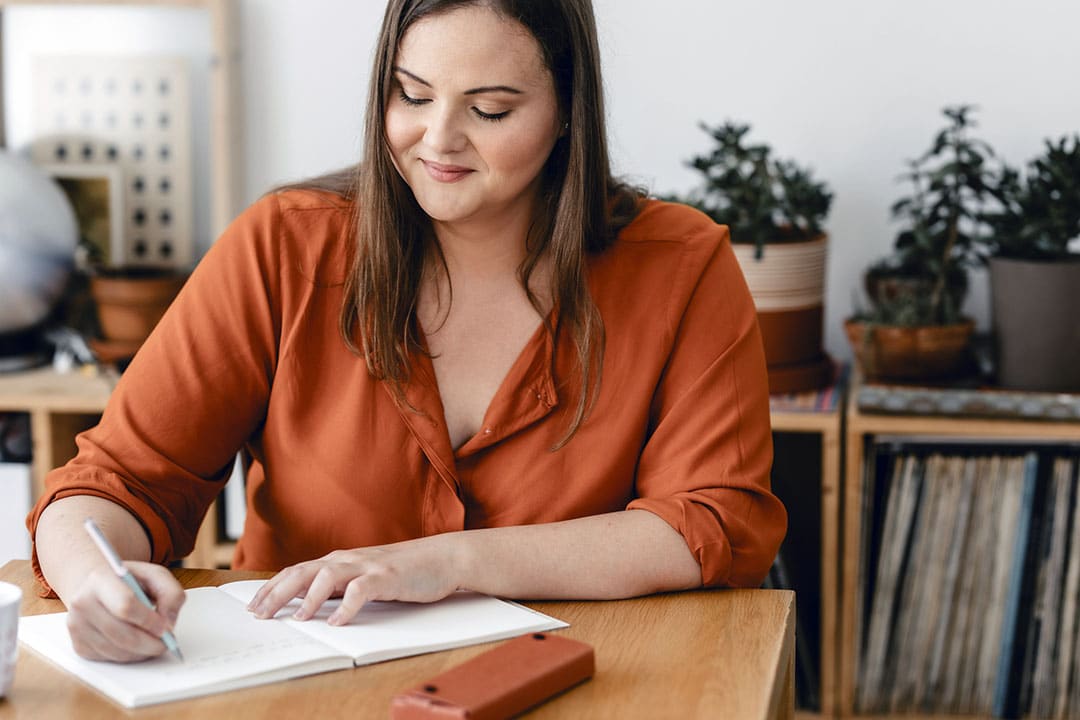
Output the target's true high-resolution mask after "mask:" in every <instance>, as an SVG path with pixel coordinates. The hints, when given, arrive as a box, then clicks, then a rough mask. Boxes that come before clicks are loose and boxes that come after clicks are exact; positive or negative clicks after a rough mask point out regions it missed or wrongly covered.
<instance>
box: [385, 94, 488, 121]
mask: <svg viewBox="0 0 1080 720" xmlns="http://www.w3.org/2000/svg"><path fill="white" fill-rule="evenodd" d="M398 97H399V98H401V102H403V103H405V104H406V105H409V106H410V107H419V106H421V105H426V104H427V103H429V102H431V101H430V100H418V99H416V98H414V97H410V96H409V95H407V94H406V93H405V91H404V90H398ZM472 111H473V113H475V114H476V116H477V117H478V118H480V119H481V120H484V121H486V122H499V121H500V120H502V119H503V118H505V117H506V116H507V115H509V114H510V111H509V110H506V111H504V112H501V113H486V112H484V111H483V110H479V109H477V108H472Z"/></svg>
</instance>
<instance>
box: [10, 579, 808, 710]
mask: <svg viewBox="0 0 1080 720" xmlns="http://www.w3.org/2000/svg"><path fill="white" fill-rule="evenodd" d="M176 575H177V577H178V578H179V579H180V582H181V583H182V584H183V585H184V586H185V587H198V586H202V585H219V584H221V583H224V582H228V581H231V580H240V579H250V578H258V577H268V576H269V574H267V573H244V572H235V571H225V570H177V571H176ZM0 580H5V581H7V582H12V583H15V584H17V585H19V586H20V587H22V588H23V592H24V597H23V608H22V612H23V614H24V615H34V614H38V613H45V612H57V611H61V610H63V609H64V608H63V605H62V604H61V603H60V602H59V601H56V600H42V599H40V598H39V597H37V593H36V584H35V582H34V579H33V575H32V574H31V571H30V565H29V563H28V562H26V561H23V560H13V561H11V562H9V563H8V564H7V565H4V566H3V567H2V568H0ZM794 603H795V595H794V593H791V592H787V591H780V590H721V591H696V592H687V593H676V594H671V595H659V596H652V597H646V598H636V599H633V600H620V601H614V602H530V603H527V604H528V606H529V607H532V608H535V609H537V610H539V611H541V612H544V613H548V614H550V615H552V616H554V617H557V618H559V619H561V620H565V621H567V622H569V623H570V627H569V628H567V629H565V630H560V631H557V632H559V633H561V634H565V635H566V636H567V637H572V638H576V639H578V640H582V641H584V642H587V643H590V644H591V645H592V646H593V647H594V648H595V650H596V675H595V676H594V677H593V678H592V679H591V680H589V681H587V682H585V683H584V684H582V685H579V686H578V687H576V688H574V689H573V690H571V691H569V692H567V693H565V694H563V695H561V696H559V697H557V698H555V699H553V700H551V701H550V702H548V703H546V704H544V705H541V706H540V707H539V708H537V709H536V710H535V711H533V712H532V713H529V715H528V716H529V717H530V718H710V719H716V718H738V719H739V720H744V719H752V718H763V719H765V718H768V719H770V720H771V719H773V718H791V717H792V713H793V709H794V684H793V680H794V671H793V670H794V668H793V663H794V657H795V652H794V643H795V606H794ZM490 647H493V645H491V644H487V645H476V646H473V647H468V648H461V649H458V650H449V651H446V652H439V653H432V654H428V655H420V656H417V657H411V658H403V659H401V660H394V661H391V662H385V663H380V664H377V665H368V666H365V667H361V668H356V669H354V670H351V671H350V670H345V671H339V672H331V673H325V674H322V675H315V676H311V677H306V678H299V679H297V680H289V681H287V682H282V683H278V684H275V685H263V686H261V687H255V688H248V689H245V690H237V691H234V692H228V693H222V694H219V695H210V696H207V697H202V698H197V699H195V700H186V701H182V702H174V703H166V704H164V705H157V706H151V707H147V708H142V709H140V710H136V711H124V710H122V709H121V708H120V707H119V706H117V705H114V704H112V703H111V702H110V701H108V700H106V699H104V697H103V696H100V695H98V694H97V693H96V692H94V691H93V690H91V689H89V688H88V687H87V686H85V685H83V684H82V683H80V682H79V681H78V680H76V679H75V678H74V677H72V676H70V675H68V674H67V673H65V672H63V671H61V670H58V669H56V668H54V667H53V666H52V665H50V664H49V663H47V662H45V661H44V660H42V659H41V658H40V657H38V656H37V655H35V654H34V653H32V652H30V651H28V650H26V649H25V648H21V649H20V655H19V661H18V665H17V668H16V674H15V684H14V686H13V687H12V689H11V691H10V692H9V694H8V698H7V699H6V700H0V719H3V720H7V719H8V718H35V720H49V719H50V718H79V719H80V720H96V719H98V718H111V717H116V716H120V717H130V716H135V717H138V718H198V719H199V720H205V718H229V719H230V720H235V719H237V718H264V717H273V718H288V717H304V718H311V717H324V718H337V717H342V718H346V717H347V718H386V717H388V716H389V707H390V698H391V697H392V696H393V695H394V694H396V693H397V692H399V691H401V690H404V689H406V688H408V687H411V686H413V685H415V684H417V683H418V682H421V681H423V680H425V679H426V678H428V677H431V676H433V675H436V674H438V673H440V672H443V671H444V670H447V669H449V668H450V667H452V666H454V665H457V664H459V663H461V662H462V661H464V660H466V659H468V658H470V657H472V656H474V655H476V654H478V653H480V652H483V651H484V650H485V649H488V648H490Z"/></svg>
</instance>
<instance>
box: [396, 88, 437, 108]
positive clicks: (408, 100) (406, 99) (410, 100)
mask: <svg viewBox="0 0 1080 720" xmlns="http://www.w3.org/2000/svg"><path fill="white" fill-rule="evenodd" d="M398 97H400V98H401V102H403V103H405V104H406V105H424V104H426V103H429V102H431V101H430V100H421V99H419V98H414V97H411V96H410V95H409V94H408V93H406V92H405V91H404V90H398Z"/></svg>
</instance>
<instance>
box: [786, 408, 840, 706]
mask: <svg viewBox="0 0 1080 720" xmlns="http://www.w3.org/2000/svg"><path fill="white" fill-rule="evenodd" d="M838 391H840V392H843V387H842V386H841V387H840V388H838ZM843 410H844V403H843V402H842V400H841V402H838V403H837V406H836V408H835V409H833V410H829V411H805V412H803V411H799V412H795V411H787V410H773V411H772V412H771V422H772V429H773V432H774V433H780V434H789V433H797V434H809V435H817V436H819V439H820V443H821V468H820V473H821V475H820V477H821V519H820V520H821V537H820V542H821V577H820V582H821V597H820V609H821V612H820V617H819V622H820V627H821V631H820V637H821V646H820V654H819V664H818V674H819V676H818V683H819V686H820V687H819V698H820V703H821V709H820V712H817V713H812V712H806V711H800V712H798V713H797V714H796V717H797V718H800V719H802V720H809V719H810V718H831V717H835V714H836V700H837V698H836V687H837V685H836V673H837V669H838V664H837V662H838V654H837V653H838V650H839V643H838V642H837V638H838V634H837V622H838V619H839V612H838V610H839V592H840V576H839V573H838V570H839V562H838V559H839V557H840V527H841V526H840V493H841V482H842V477H843V452H842V450H843V444H842V443H843V437H844V433H843V425H844V417H843ZM788 512H789V513H790V512H791V508H789V509H788Z"/></svg>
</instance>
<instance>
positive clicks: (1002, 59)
mask: <svg viewBox="0 0 1080 720" xmlns="http://www.w3.org/2000/svg"><path fill="white" fill-rule="evenodd" d="M239 2H240V21H241V36H242V47H243V52H244V63H245V65H244V70H243V74H244V76H243V82H242V87H243V91H244V103H245V104H246V109H245V113H244V123H245V124H244V141H245V149H244V152H245V153H246V159H245V163H244V166H243V167H244V171H245V178H244V187H245V197H246V199H247V200H251V199H254V198H255V197H257V196H258V195H259V194H260V193H261V192H263V191H265V190H266V189H267V188H269V187H271V186H272V185H274V184H276V183H280V182H283V181H286V180H290V179H296V178H299V177H303V176H305V175H311V174H316V173H318V172H321V171H323V170H327V169H330V168H333V167H337V166H341V165H344V164H347V163H349V162H353V161H355V160H356V159H357V153H358V148H359V137H360V131H361V127H360V122H361V116H362V106H363V102H364V98H365V96H366V92H367V79H366V77H367V72H368V67H369V65H370V59H371V52H372V47H373V43H374V40H375V34H376V32H377V29H378V24H379V22H380V20H381V17H382V11H383V7H384V3H383V2H382V0H239ZM594 3H595V7H596V14H597V18H598V23H599V26H600V38H601V45H602V48H603V53H604V62H605V68H604V69H605V73H606V80H607V90H608V100H609V104H608V112H609V128H610V133H611V139H612V152H613V160H614V164H615V168H616V170H617V171H618V172H620V173H623V174H626V175H628V176H630V177H631V178H633V179H636V180H638V181H641V182H644V183H646V184H647V185H648V186H650V187H651V188H652V189H653V190H655V191H657V192H672V191H685V190H687V189H689V188H690V187H691V186H692V185H693V184H694V182H695V177H694V175H693V173H692V172H691V171H689V170H687V169H686V168H685V167H683V161H685V160H686V159H687V158H689V157H690V156H692V155H693V154H695V153H697V152H700V151H703V150H704V149H706V147H707V143H706V141H707V140H708V138H707V137H706V136H705V135H704V134H702V133H701V132H700V131H699V130H697V127H696V125H697V122H698V121H699V120H706V121H708V122H710V123H718V122H720V121H722V120H724V119H727V118H731V119H736V120H740V121H743V122H748V123H750V124H751V125H753V128H754V133H753V136H752V137H754V138H756V139H758V140H761V141H766V142H768V143H770V144H771V145H773V147H774V149H775V151H776V152H778V153H779V154H780V155H781V156H785V157H791V158H794V159H796V160H798V161H800V162H801V163H804V164H808V165H810V166H811V167H813V168H814V170H815V171H816V173H817V175H818V176H819V177H821V178H822V179H825V180H827V181H828V182H829V183H830V184H831V186H832V187H833V189H834V191H835V194H836V199H835V201H834V206H833V212H832V215H831V217H830V220H829V222H828V229H829V231H830V234H831V236H832V239H833V245H832V251H831V256H830V261H829V278H828V282H829V286H828V287H829V289H828V307H827V333H826V341H827V345H828V348H829V350H830V351H831V352H832V353H834V354H836V355H838V356H841V357H847V356H849V355H850V353H849V351H848V349H847V347H846V343H845V341H844V339H843V335H842V331H841V327H840V323H841V321H842V319H843V317H844V316H845V315H846V314H847V313H848V312H849V311H850V308H851V305H852V297H853V293H854V292H855V288H856V287H857V283H858V281H859V276H860V273H861V272H862V270H863V268H864V267H865V266H866V265H867V264H868V263H870V262H871V261H872V260H874V259H875V258H876V257H878V256H880V255H882V254H884V253H885V252H886V251H887V250H888V248H889V246H890V243H891V242H892V237H893V234H894V232H895V228H894V227H893V226H891V225H890V223H889V219H888V207H889V205H891V203H892V202H893V201H894V200H895V199H896V198H897V197H898V196H899V194H900V193H902V192H904V191H905V188H904V187H903V186H902V185H900V184H898V183H897V182H896V181H895V178H896V177H897V175H899V174H900V173H901V172H902V171H903V170H904V161H905V160H906V159H908V158H913V157H915V156H916V155H918V154H919V153H921V152H922V151H923V150H924V149H925V148H926V147H927V145H928V144H929V141H930V138H931V135H932V134H933V133H934V132H935V131H936V130H937V129H938V128H939V127H940V126H941V125H942V118H941V116H940V109H941V108H942V107H943V106H945V105H947V104H954V103H961V102H964V103H973V104H976V105H978V106H979V107H980V108H981V111H980V112H979V113H978V115H977V120H978V121H979V122H980V124H981V127H980V128H979V129H978V130H979V132H980V133H981V136H982V137H983V138H985V139H986V140H988V141H989V142H990V143H991V144H992V145H993V146H994V147H995V148H996V149H997V150H998V152H999V153H1000V154H1002V155H1003V156H1005V157H1006V158H1008V159H1009V160H1010V161H1011V162H1012V163H1013V164H1019V163H1021V162H1023V161H1025V160H1026V159H1028V158H1029V157H1030V156H1031V155H1032V154H1034V153H1035V152H1037V151H1038V149H1039V147H1040V145H1041V142H1042V139H1043V138H1044V137H1047V136H1053V137H1057V136H1059V135H1061V134H1063V133H1066V132H1076V131H1077V130H1080V91H1078V90H1077V87H1078V86H1080V82H1078V81H1080V42H1078V41H1077V40H1076V28H1078V27H1080V3H1077V2H1075V1H1074V0H947V1H946V0H903V1H902V2H901V0H814V1H813V2H806V1H805V0H753V1H745V2H730V1H727V0H710V1H705V0H664V1H663V2H658V1H657V0H594ZM969 305H970V309H971V310H972V312H973V313H974V314H975V315H976V317H977V318H978V319H979V320H980V322H981V323H982V324H983V325H985V323H986V314H987V313H986V300H985V287H984V285H982V284H981V283H980V281H979V279H978V278H977V279H976V288H975V293H974V295H973V298H972V302H971V303H970V304H969Z"/></svg>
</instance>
